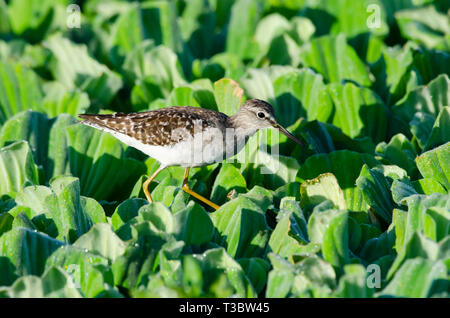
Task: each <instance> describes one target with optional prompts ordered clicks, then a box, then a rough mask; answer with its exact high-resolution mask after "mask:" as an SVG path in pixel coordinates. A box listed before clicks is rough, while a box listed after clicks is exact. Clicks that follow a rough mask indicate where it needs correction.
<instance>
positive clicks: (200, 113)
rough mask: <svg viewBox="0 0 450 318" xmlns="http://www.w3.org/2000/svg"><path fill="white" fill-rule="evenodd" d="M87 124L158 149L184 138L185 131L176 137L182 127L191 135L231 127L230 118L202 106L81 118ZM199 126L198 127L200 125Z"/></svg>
mask: <svg viewBox="0 0 450 318" xmlns="http://www.w3.org/2000/svg"><path fill="white" fill-rule="evenodd" d="M79 116H80V118H82V119H83V122H82V123H84V124H90V125H93V126H98V128H107V129H111V130H113V131H116V132H119V133H122V134H126V135H128V136H130V137H133V138H136V139H137V140H139V141H141V142H143V143H145V144H148V145H154V146H169V145H173V144H176V143H178V142H180V141H181V140H183V139H184V137H185V136H184V135H183V132H180V133H179V134H174V133H173V130H175V129H177V128H179V129H183V130H185V131H186V132H187V133H189V134H190V135H194V131H195V129H205V128H207V127H217V126H225V127H227V126H228V118H229V117H228V116H227V115H225V114H223V113H220V112H215V111H212V110H209V109H204V108H198V107H190V106H184V107H178V106H173V107H167V108H163V109H157V110H151V111H147V112H140V113H129V114H124V113H115V114H110V115H109V114H108V115H79ZM196 125H198V126H196Z"/></svg>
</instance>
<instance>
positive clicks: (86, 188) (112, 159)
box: [67, 125, 144, 200]
mask: <svg viewBox="0 0 450 318" xmlns="http://www.w3.org/2000/svg"><path fill="white" fill-rule="evenodd" d="M67 140H68V147H69V150H68V159H69V163H70V172H71V174H72V175H74V176H76V177H78V178H79V179H80V186H81V194H82V195H85V196H89V197H93V198H95V199H97V200H102V199H107V198H110V197H111V196H112V195H113V194H114V193H118V192H121V193H122V194H124V192H123V187H124V185H128V187H129V190H130V191H131V190H132V185H134V184H135V183H136V180H137V179H138V177H139V176H140V175H141V174H142V173H143V172H144V164H143V163H141V162H138V161H137V160H134V159H131V158H127V157H126V156H125V153H124V150H123V147H122V145H121V144H120V142H119V141H118V140H117V139H116V138H114V137H112V136H111V135H109V134H108V133H102V132H100V131H97V130H96V129H91V128H89V127H84V126H81V125H74V126H70V127H68V128H67ZM119 184H120V185H121V187H122V189H121V191H118V190H117V189H116V187H117V186H118V185H119Z"/></svg>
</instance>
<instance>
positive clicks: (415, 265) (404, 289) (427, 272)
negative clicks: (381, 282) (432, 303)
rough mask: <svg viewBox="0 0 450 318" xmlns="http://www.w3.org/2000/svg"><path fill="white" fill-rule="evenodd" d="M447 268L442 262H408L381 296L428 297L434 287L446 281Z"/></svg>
mask: <svg viewBox="0 0 450 318" xmlns="http://www.w3.org/2000/svg"><path fill="white" fill-rule="evenodd" d="M446 272H447V270H446V268H445V265H444V264H443V263H442V262H441V261H437V262H435V261H432V260H427V259H423V258H414V259H409V260H407V261H406V262H405V263H404V264H403V266H402V267H401V268H400V269H399V270H398V271H397V273H396V274H395V276H394V278H393V279H392V280H391V282H390V283H389V284H388V285H387V286H386V288H384V289H383V290H382V291H381V292H380V294H381V295H384V296H397V297H428V296H430V295H429V293H430V291H431V290H432V285H433V283H435V282H436V281H437V280H439V279H446V277H447V276H446V275H447V274H446Z"/></svg>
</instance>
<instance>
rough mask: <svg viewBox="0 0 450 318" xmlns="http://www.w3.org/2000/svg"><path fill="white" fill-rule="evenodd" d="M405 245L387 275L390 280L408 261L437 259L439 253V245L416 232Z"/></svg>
mask: <svg viewBox="0 0 450 318" xmlns="http://www.w3.org/2000/svg"><path fill="white" fill-rule="evenodd" d="M407 222H408V220H407ZM403 244H404V245H403V248H402V249H401V250H400V251H399V253H398V255H397V257H396V258H395V261H394V263H393V264H392V266H391V268H390V269H389V272H388V274H387V278H388V279H390V278H392V276H393V275H394V274H395V272H396V271H397V270H398V269H399V268H400V267H401V265H402V264H403V263H404V262H405V261H406V260H408V259H412V258H415V257H423V258H427V259H431V260H436V259H437V256H438V252H439V247H438V244H437V243H435V242H433V241H432V240H430V239H428V238H426V237H425V236H424V235H422V234H419V233H418V232H414V233H413V234H412V236H410V237H409V239H407V240H405V241H404V243H403Z"/></svg>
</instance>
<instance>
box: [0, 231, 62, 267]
mask: <svg viewBox="0 0 450 318" xmlns="http://www.w3.org/2000/svg"><path fill="white" fill-rule="evenodd" d="M62 245H64V243H63V242H61V241H57V240H55V239H53V238H51V237H49V236H47V235H45V234H42V233H39V232H37V231H36V230H30V229H26V228H23V227H17V228H14V229H12V230H11V231H9V232H7V233H4V234H3V235H2V236H1V237H0V256H3V257H8V258H9V259H10V260H11V262H12V263H13V264H14V266H16V268H17V273H18V274H19V275H41V274H42V273H43V271H44V267H45V262H46V260H47V258H48V257H49V256H50V255H51V254H52V253H53V252H54V251H55V250H56V249H57V248H59V247H60V246H62Z"/></svg>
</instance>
